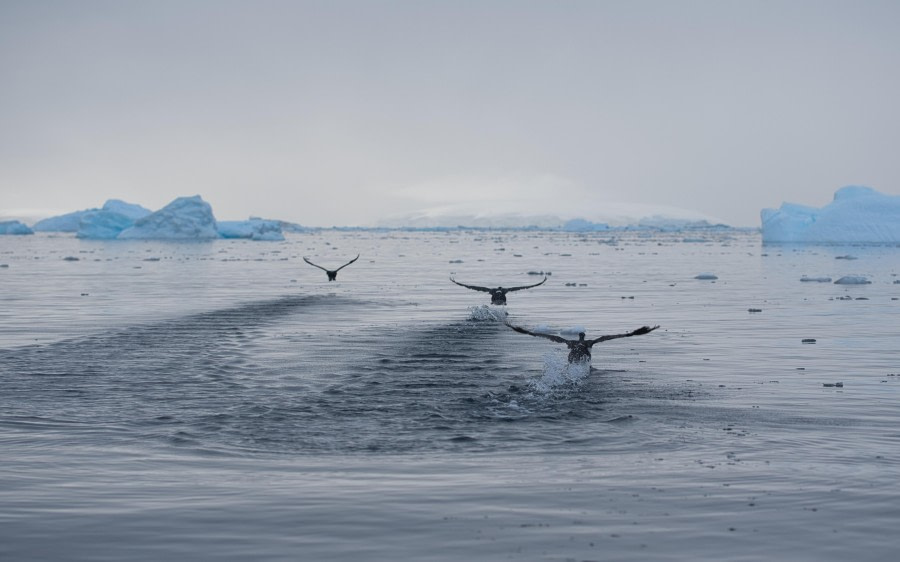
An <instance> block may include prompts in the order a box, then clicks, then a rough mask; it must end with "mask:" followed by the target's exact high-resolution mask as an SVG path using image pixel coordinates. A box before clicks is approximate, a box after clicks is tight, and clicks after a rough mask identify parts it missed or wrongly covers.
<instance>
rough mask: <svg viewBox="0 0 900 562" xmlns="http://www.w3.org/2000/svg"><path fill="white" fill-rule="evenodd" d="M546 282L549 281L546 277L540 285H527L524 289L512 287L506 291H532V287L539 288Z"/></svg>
mask: <svg viewBox="0 0 900 562" xmlns="http://www.w3.org/2000/svg"><path fill="white" fill-rule="evenodd" d="M546 281H547V276H546V275H545V276H544V280H543V281H541V282H540V283H535V284H534V285H525V286H523V287H510V288H509V289H506V290H507V291H521V290H522V289H530V288H532V287H537V286H538V285H543V284H544V283H545V282H546Z"/></svg>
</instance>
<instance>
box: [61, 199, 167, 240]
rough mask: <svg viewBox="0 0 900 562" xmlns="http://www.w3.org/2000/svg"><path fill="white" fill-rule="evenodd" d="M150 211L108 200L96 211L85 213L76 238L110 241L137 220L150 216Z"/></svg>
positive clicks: (116, 200) (119, 201)
mask: <svg viewBox="0 0 900 562" xmlns="http://www.w3.org/2000/svg"><path fill="white" fill-rule="evenodd" d="M151 213H152V211H150V209H145V208H144V207H141V206H140V205H135V204H133V203H126V202H125V201H121V200H119V199H110V200H109V201H107V202H106V203H104V204H103V208H102V209H100V210H98V211H85V212H84V213H83V214H82V215H81V220H80V221H79V223H78V232H76V234H75V236H76V238H85V239H89V240H112V239H114V238H116V237H118V236H119V234H120V233H121V232H122V231H123V230H125V229H127V228H130V227H132V226H134V223H135V221H136V220H138V219H142V218H144V217H146V216H148V215H150V214H151Z"/></svg>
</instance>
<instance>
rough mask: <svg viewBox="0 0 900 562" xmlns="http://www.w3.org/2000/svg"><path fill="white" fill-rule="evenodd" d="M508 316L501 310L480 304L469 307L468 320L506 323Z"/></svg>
mask: <svg viewBox="0 0 900 562" xmlns="http://www.w3.org/2000/svg"><path fill="white" fill-rule="evenodd" d="M508 316H509V314H508V313H507V312H506V310H504V309H503V308H500V307H497V306H489V305H486V304H482V305H480V306H470V307H469V319H470V320H474V321H476V322H506V318H507V317H508Z"/></svg>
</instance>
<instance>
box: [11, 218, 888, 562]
mask: <svg viewBox="0 0 900 562" xmlns="http://www.w3.org/2000/svg"><path fill="white" fill-rule="evenodd" d="M357 253H360V254H361V255H362V257H361V258H360V259H359V261H358V262H356V263H355V264H353V265H351V266H350V267H347V268H346V269H344V270H342V271H341V272H340V273H339V275H338V280H337V282H333V283H329V282H327V281H326V277H325V274H324V272H322V271H320V270H318V269H314V268H312V267H309V266H307V265H306V264H305V263H303V262H302V259H301V258H302V257H303V256H308V257H310V258H311V259H312V260H313V261H315V262H317V263H321V264H323V265H326V266H337V265H340V264H341V263H344V262H345V261H347V260H348V259H350V258H352V257H353V256H355V255H356V254H357ZM542 272H543V273H546V274H547V275H548V276H549V277H548V281H547V283H546V284H545V285H543V286H541V287H538V288H535V289H532V290H527V291H519V292H515V293H510V294H509V295H508V299H509V305H508V306H507V307H505V308H504V307H492V306H488V303H489V297H488V295H486V294H485V293H479V292H474V291H469V290H466V289H464V288H462V287H459V286H456V285H453V284H452V283H450V281H449V279H448V277H449V276H450V275H453V276H454V277H455V278H456V279H457V280H459V281H461V282H463V283H469V284H475V285H485V286H497V285H505V286H510V285H527V284H532V283H536V282H538V281H540V279H542V278H543V277H542V275H541V273H542ZM701 273H711V274H714V275H716V276H717V277H718V279H717V280H714V281H710V280H698V279H695V276H697V275H698V274H701ZM898 273H900V249H898V248H866V247H849V248H848V247H835V248H792V247H763V246H761V244H760V239H759V236H758V234H755V233H742V232H727V233H714V234H701V235H697V234H693V233H692V234H684V233H672V234H652V235H648V234H646V233H626V234H614V235H607V234H600V235H597V234H590V235H579V234H560V233H541V232H499V233H498V232H491V233H484V232H452V233H397V232H387V233H386V232H336V231H335V232H333V231H323V232H316V233H310V234H294V235H291V236H290V238H289V239H288V240H287V241H285V242H278V243H263V242H248V241H216V242H211V243H189V244H178V243H157V242H91V241H80V240H77V239H75V238H72V237H70V236H48V235H37V236H29V237H12V236H7V237H0V448H2V449H0V450H2V460H0V559H3V560H123V559H128V560H164V559H184V560H188V559H189V560H217V561H218V560H398V559H401V560H508V559H513V560H651V559H652V560H693V559H710V560H713V559H714V560H722V559H729V560H764V559H765V560H768V559H791V560H822V559H830V560H847V559H854V560H887V559H895V558H896V557H897V556H898V555H900V539H897V538H896V537H897V534H896V529H897V526H898V525H900V486H898V478H900V448H898V445H900V408H898V405H900V361H898V358H900V355H898V351H897V349H898V347H900V301H898V300H896V299H898V298H900V283H898V280H900V277H898ZM844 275H864V276H867V277H868V279H870V280H871V284H867V285H837V284H834V283H831V282H802V281H801V280H800V279H801V278H802V277H803V276H807V277H826V276H827V277H831V278H832V280H837V279H838V278H840V277H841V276H844ZM750 309H754V310H758V312H756V311H754V312H750ZM507 315H508V320H509V321H510V322H512V323H514V324H518V325H523V326H526V327H529V328H535V327H545V328H549V329H551V330H563V331H564V332H566V333H568V331H569V330H575V331H577V330H579V329H584V330H586V331H587V333H588V337H596V336H599V335H603V334H611V333H620V332H624V331H629V330H633V329H635V328H637V327H640V326H642V325H645V324H651V325H653V324H660V325H661V328H660V329H659V330H657V331H655V332H653V333H651V334H648V335H645V336H640V337H634V338H628V339H618V340H613V341H609V342H604V343H602V344H598V345H597V346H595V348H594V358H593V369H591V370H590V371H588V370H586V369H579V368H569V367H568V366H567V365H566V360H565V355H566V350H565V349H564V346H561V345H559V344H555V343H553V342H550V341H547V340H544V339H539V338H533V337H529V336H527V335H522V334H518V333H516V332H513V331H512V330H510V329H509V328H507V327H506V326H505V325H504V324H503V323H502V322H501V321H499V320H498V319H502V318H505V317H507ZM567 337H574V336H567ZM810 338H812V339H815V343H803V341H802V340H804V339H810ZM837 383H842V386H837V385H836V384H837Z"/></svg>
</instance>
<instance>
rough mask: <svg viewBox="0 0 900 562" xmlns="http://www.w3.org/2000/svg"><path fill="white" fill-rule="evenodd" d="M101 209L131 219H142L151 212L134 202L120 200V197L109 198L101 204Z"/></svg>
mask: <svg viewBox="0 0 900 562" xmlns="http://www.w3.org/2000/svg"><path fill="white" fill-rule="evenodd" d="M101 210H102V211H107V212H110V213H118V214H120V215H125V216H126V217H128V218H130V219H131V220H133V221H136V220H138V219H142V218H144V217H146V216H147V215H149V214H150V213H152V212H153V211H151V210H150V209H147V208H146V207H142V206H140V205H137V204H135V203H127V202H125V201H122V200H121V199H109V200H108V201H107V202H106V203H104V204H103V208H102V209H101Z"/></svg>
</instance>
